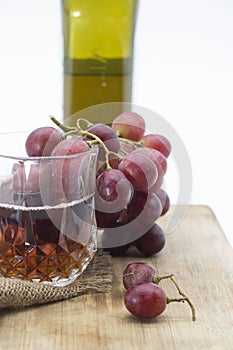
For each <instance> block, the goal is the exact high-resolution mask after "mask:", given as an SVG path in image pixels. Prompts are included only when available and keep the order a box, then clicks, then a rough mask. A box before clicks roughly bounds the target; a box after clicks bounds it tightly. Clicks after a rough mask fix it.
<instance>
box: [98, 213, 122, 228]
mask: <svg viewBox="0 0 233 350" xmlns="http://www.w3.org/2000/svg"><path fill="white" fill-rule="evenodd" d="M120 215H121V211H117V212H113V213H106V212H103V211H99V210H95V217H96V223H97V226H98V227H102V228H106V227H114V226H115V225H116V222H117V219H118V218H119V216H120Z"/></svg>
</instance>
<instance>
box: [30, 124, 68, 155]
mask: <svg viewBox="0 0 233 350" xmlns="http://www.w3.org/2000/svg"><path fill="white" fill-rule="evenodd" d="M61 140H62V137H61V134H60V132H59V131H58V130H57V129H55V128H53V127H49V126H45V127H41V128H38V129H35V130H33V131H32V132H31V133H30V134H29V135H28V137H27V140H26V144H25V147H26V152H27V154H28V155H29V156H30V157H34V156H35V157H41V156H49V155H50V154H51V152H52V150H53V148H54V147H55V146H56V145H57V144H58V143H59V142H60V141H61Z"/></svg>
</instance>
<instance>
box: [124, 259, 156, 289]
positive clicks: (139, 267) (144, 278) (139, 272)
mask: <svg viewBox="0 0 233 350" xmlns="http://www.w3.org/2000/svg"><path fill="white" fill-rule="evenodd" d="M155 274H157V271H156V270H155V269H154V267H153V266H151V265H149V264H147V263H145V262H131V263H129V264H128V265H127V266H126V267H125V269H124V271H123V285H124V287H125V289H129V288H131V287H133V286H136V285H137V284H141V283H145V282H153V276H154V275H155Z"/></svg>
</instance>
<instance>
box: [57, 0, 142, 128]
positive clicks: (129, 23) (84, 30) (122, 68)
mask: <svg viewBox="0 0 233 350" xmlns="http://www.w3.org/2000/svg"><path fill="white" fill-rule="evenodd" d="M137 5H138V0H63V1H62V6H63V37H64V87H63V91H64V101H63V104H64V118H67V117H70V116H71V115H73V114H74V113H76V112H78V111H80V110H81V109H83V108H86V107H89V106H92V105H96V104H99V103H105V102H131V94H132V68H133V42H134V32H135V22H136V13H137ZM119 105H120V104H119ZM118 112H119V113H120V112H121V111H120V110H119V111H112V115H108V120H105V122H106V123H110V122H111V120H112V119H113V118H114V116H115V115H116V114H117V113H118ZM96 118H97V119H96V120H92V121H93V122H98V121H100V120H98V117H96ZM74 119H75V118H74ZM68 120H69V123H70V124H74V123H75V120H73V119H72V118H68ZM102 122H103V121H102Z"/></svg>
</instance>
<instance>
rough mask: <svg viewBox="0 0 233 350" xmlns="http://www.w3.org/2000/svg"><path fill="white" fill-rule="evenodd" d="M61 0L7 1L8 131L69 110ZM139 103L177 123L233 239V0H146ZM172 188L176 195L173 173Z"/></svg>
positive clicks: (0, 19)
mask: <svg viewBox="0 0 233 350" xmlns="http://www.w3.org/2000/svg"><path fill="white" fill-rule="evenodd" d="M93 1H94V0H93ZM112 1H116V0H112ZM60 4H61V1H59V0H49V1H48V0H40V1H39V0H37V1H35V0H20V1H19V0H1V1H0V123H1V128H0V130H1V132H4V131H13V130H30V129H32V128H34V127H37V126H42V125H45V124H48V115H49V114H53V115H55V116H56V117H57V118H59V119H61V118H62V102H61V101H62V88H61V84H62V31H61V18H60V15H61V12H60V11H61V9H60ZM133 103H135V104H137V105H140V106H143V107H145V108H148V109H151V110H153V111H155V112H157V113H158V114H159V115H161V116H162V117H163V118H165V119H166V120H167V121H168V122H169V123H170V124H171V125H172V126H173V127H174V128H175V130H176V132H177V133H178V134H179V136H180V138H181V139H182V140H183V142H184V144H185V146H186V148H187V151H188V154H189V157H190V159H191V163H192V171H193V193H192V198H191V203H192V204H205V205H208V206H210V207H211V208H212V209H213V211H214V213H215V214H216V216H217V218H218V220H219V222H220V224H221V226H222V228H223V230H224V231H225V234H226V236H227V237H228V239H229V240H230V242H231V244H232V245H233V230H232V226H233V225H232V198H233V190H232V182H233V165H232V163H233V157H232V148H233V147H232V146H233V141H232V130H233V129H232V123H231V121H232V117H233V1H232V0H195V1H194V0H192V1H189V0H176V1H174V0H159V1H157V0H141V4H140V9H139V13H138V21H137V31H136V39H135V78H134V94H133ZM147 123H148V124H147V125H148V129H149V130H150V131H152V132H156V125H154V123H153V120H147ZM15 146H16V147H17V145H15ZM174 182H175V180H174ZM168 187H169V191H170V192H169V193H170V195H171V198H173V193H172V176H170V177H169V183H168ZM174 191H175V190H174Z"/></svg>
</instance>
